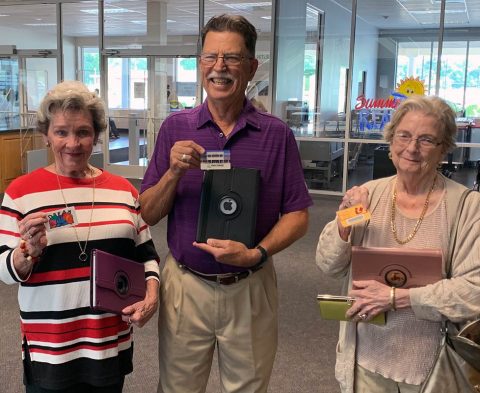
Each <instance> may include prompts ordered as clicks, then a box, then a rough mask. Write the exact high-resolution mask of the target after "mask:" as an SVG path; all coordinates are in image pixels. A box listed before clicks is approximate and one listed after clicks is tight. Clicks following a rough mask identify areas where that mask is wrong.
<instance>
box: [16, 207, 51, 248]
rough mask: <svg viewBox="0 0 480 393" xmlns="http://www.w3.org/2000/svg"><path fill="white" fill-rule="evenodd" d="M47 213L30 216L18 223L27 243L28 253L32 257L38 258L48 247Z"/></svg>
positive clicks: (22, 236)
mask: <svg viewBox="0 0 480 393" xmlns="http://www.w3.org/2000/svg"><path fill="white" fill-rule="evenodd" d="M46 222H47V215H46V214H45V213H41V212H38V213H32V214H28V215H27V216H25V217H24V218H23V220H21V221H20V222H19V223H18V228H19V231H20V236H21V238H22V239H23V240H25V243H26V247H25V248H26V252H27V253H28V255H31V256H32V257H38V256H39V255H40V254H42V252H43V249H44V248H45V247H46V246H47V229H46V227H45V223H46Z"/></svg>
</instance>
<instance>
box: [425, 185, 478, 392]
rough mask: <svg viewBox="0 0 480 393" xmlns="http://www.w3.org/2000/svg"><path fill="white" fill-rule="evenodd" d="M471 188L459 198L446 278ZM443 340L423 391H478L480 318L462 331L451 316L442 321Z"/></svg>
mask: <svg viewBox="0 0 480 393" xmlns="http://www.w3.org/2000/svg"><path fill="white" fill-rule="evenodd" d="M470 191H471V190H465V191H464V193H463V194H462V196H461V198H460V203H459V206H458V211H457V215H456V217H455V222H454V225H453V231H452V235H451V236H450V244H449V247H448V259H447V261H446V263H447V265H446V273H447V278H450V277H451V273H452V272H451V269H452V257H453V250H454V248H455V243H456V240H457V231H458V222H459V220H460V215H461V213H462V210H463V206H464V204H465V199H466V197H467V195H468V194H469V192H470ZM442 334H443V339H442V344H441V346H440V348H439V351H438V353H437V358H436V360H435V363H434V364H433V366H432V369H431V370H430V373H429V374H428V376H427V378H426V380H425V382H424V383H423V385H422V388H421V390H420V393H478V392H480V345H478V344H477V343H479V342H480V319H477V320H475V321H473V322H471V323H469V324H467V325H466V326H465V327H464V328H463V329H462V330H461V331H460V332H458V330H457V329H456V327H455V325H454V324H453V323H451V322H450V321H448V320H445V321H444V322H443V324H442Z"/></svg>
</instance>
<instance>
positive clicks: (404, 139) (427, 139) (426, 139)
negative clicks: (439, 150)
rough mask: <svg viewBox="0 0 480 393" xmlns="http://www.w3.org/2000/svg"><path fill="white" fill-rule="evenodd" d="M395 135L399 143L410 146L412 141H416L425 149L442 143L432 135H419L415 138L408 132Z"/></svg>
mask: <svg viewBox="0 0 480 393" xmlns="http://www.w3.org/2000/svg"><path fill="white" fill-rule="evenodd" d="M393 137H394V138H395V140H396V141H397V142H398V144H399V145H403V146H408V145H409V144H410V142H412V141H414V142H415V144H418V145H419V146H420V147H421V148H423V149H425V150H428V149H433V148H435V147H437V146H439V145H441V144H442V143H441V142H437V140H436V139H435V138H433V137H431V136H427V135H423V136H419V137H418V138H413V137H412V136H411V135H410V134H409V133H407V132H398V133H395V134H394V135H393Z"/></svg>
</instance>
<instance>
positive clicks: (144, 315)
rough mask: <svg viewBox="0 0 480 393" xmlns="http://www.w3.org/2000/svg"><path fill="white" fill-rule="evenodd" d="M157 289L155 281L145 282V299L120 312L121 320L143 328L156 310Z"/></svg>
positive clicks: (157, 285)
mask: <svg viewBox="0 0 480 393" xmlns="http://www.w3.org/2000/svg"><path fill="white" fill-rule="evenodd" d="M158 287H159V283H158V281H157V280H154V279H150V280H147V294H146V295H145V299H143V300H142V301H139V302H137V303H134V304H132V305H131V306H128V307H125V308H124V309H123V310H122V314H123V315H122V320H123V321H125V322H127V323H128V324H132V323H133V324H135V325H136V326H138V327H139V328H141V327H142V326H144V325H145V324H146V323H147V322H148V321H149V320H150V318H152V316H153V314H155V312H156V311H157V308H158Z"/></svg>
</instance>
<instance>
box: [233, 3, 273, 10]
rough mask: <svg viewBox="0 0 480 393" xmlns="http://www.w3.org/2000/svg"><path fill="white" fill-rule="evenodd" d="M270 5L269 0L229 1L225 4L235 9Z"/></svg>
mask: <svg viewBox="0 0 480 393" xmlns="http://www.w3.org/2000/svg"><path fill="white" fill-rule="evenodd" d="M271 5H272V2H271V1H263V2H259V3H231V4H225V6H226V7H229V8H234V9H236V10H249V9H252V8H255V7H270V6H271Z"/></svg>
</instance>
